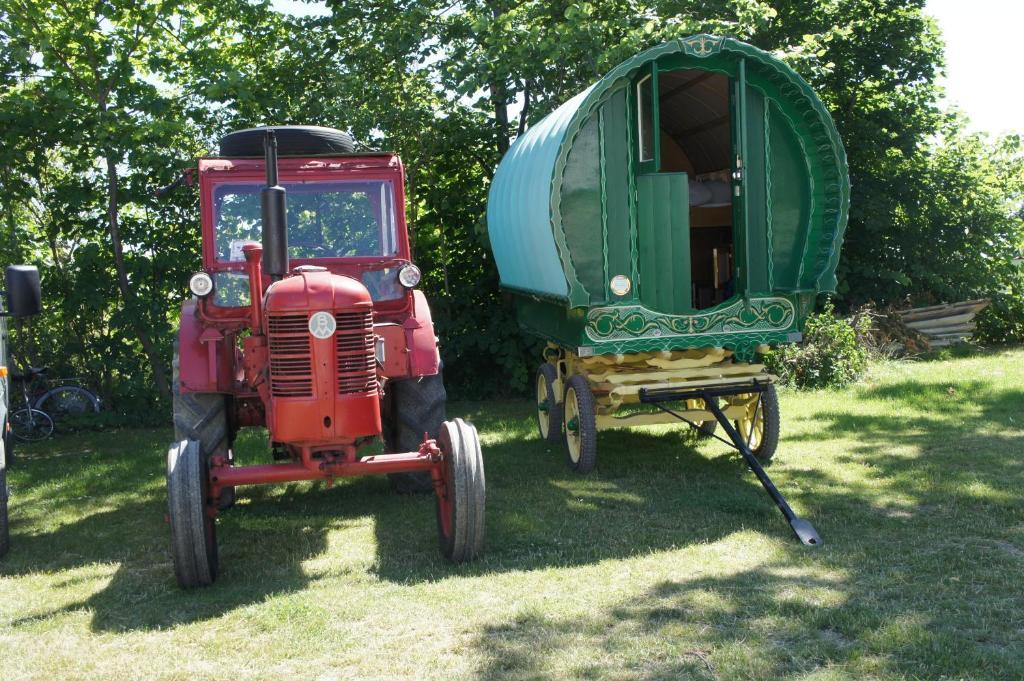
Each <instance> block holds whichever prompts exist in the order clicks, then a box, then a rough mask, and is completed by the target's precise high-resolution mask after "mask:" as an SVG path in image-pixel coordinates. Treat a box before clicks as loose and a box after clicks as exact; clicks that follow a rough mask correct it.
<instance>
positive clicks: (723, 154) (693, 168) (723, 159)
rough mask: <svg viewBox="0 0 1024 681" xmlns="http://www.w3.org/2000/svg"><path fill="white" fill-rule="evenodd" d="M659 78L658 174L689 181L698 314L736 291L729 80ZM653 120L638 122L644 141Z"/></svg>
mask: <svg viewBox="0 0 1024 681" xmlns="http://www.w3.org/2000/svg"><path fill="white" fill-rule="evenodd" d="M657 78H658V87H657V92H658V117H657V119H658V123H659V128H660V131H659V135H660V138H659V140H658V141H659V142H660V147H661V148H660V158H661V166H660V169H659V170H660V172H663V173H686V174H687V176H688V178H689V182H688V185H689V217H690V220H689V225H690V275H691V304H692V307H693V309H697V310H700V309H705V308H708V307H712V306H714V305H717V304H719V303H721V302H723V301H725V300H727V299H728V298H730V297H732V296H733V294H734V288H735V287H734V281H733V280H734V272H733V266H734V265H733V262H734V261H733V209H732V188H731V185H730V174H731V172H732V148H733V144H732V115H731V107H730V102H729V79H728V77H726V76H724V75H722V74H720V73H715V72H712V71H703V70H696V69H686V70H675V71H659V72H658V74H657ZM650 86H651V82H650V80H649V79H647V80H645V81H641V83H640V88H641V91H640V92H638V94H639V97H638V100H639V101H640V102H644V101H650V99H649V97H650V95H647V93H645V92H643V89H644V88H647V87H650ZM645 95H647V96H645ZM641 109H642V104H641ZM641 113H643V112H642V111H641ZM652 118H653V116H642V117H641V119H640V120H641V123H640V125H641V139H642V140H644V138H646V137H649V135H648V134H647V133H646V132H645V131H643V129H642V128H643V126H644V125H645V119H646V124H648V125H649V124H650V123H651V119H652ZM641 153H642V154H643V153H645V151H644V150H641Z"/></svg>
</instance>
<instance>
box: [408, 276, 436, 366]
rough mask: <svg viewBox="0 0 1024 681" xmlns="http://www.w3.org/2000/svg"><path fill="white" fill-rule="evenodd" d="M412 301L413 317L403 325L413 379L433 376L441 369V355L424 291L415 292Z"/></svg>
mask: <svg viewBox="0 0 1024 681" xmlns="http://www.w3.org/2000/svg"><path fill="white" fill-rule="evenodd" d="M412 299H413V311H412V316H411V317H409V318H408V319H406V320H405V322H403V323H402V327H403V328H404V329H405V342H406V347H407V348H408V349H409V374H410V375H411V376H413V377H418V376H433V375H434V374H436V373H437V372H438V370H439V369H440V366H441V354H440V353H439V352H438V349H437V335H436V334H435V333H434V321H433V319H431V317H430V306H429V305H428V304H427V297H426V296H425V295H423V291H419V290H415V291H413V292H412Z"/></svg>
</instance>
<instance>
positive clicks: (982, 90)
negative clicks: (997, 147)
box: [927, 0, 1024, 134]
mask: <svg viewBox="0 0 1024 681" xmlns="http://www.w3.org/2000/svg"><path fill="white" fill-rule="evenodd" d="M927 12H928V13H929V14H931V15H932V16H933V17H935V18H936V19H937V20H938V22H939V27H940V28H941V29H942V34H943V37H944V38H945V39H946V78H945V79H944V80H943V81H942V84H943V85H944V86H945V88H946V98H947V101H948V102H949V103H950V104H955V105H957V106H959V107H960V108H961V109H963V110H964V112H965V113H966V114H967V115H968V116H969V117H970V119H971V128H972V129H974V130H978V131H982V132H989V133H993V134H1000V133H1005V132H1024V88H1022V87H1021V86H1022V85H1024V78H1022V77H1021V73H1020V66H1021V65H1022V64H1024V58H1022V56H1021V43H1020V42H1019V41H1020V40H1021V38H1020V30H1021V27H1022V26H1024V1H1022V0H928V5H927Z"/></svg>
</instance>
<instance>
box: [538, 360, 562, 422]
mask: <svg viewBox="0 0 1024 681" xmlns="http://www.w3.org/2000/svg"><path fill="white" fill-rule="evenodd" d="M557 377H558V370H557V369H555V365H554V364H552V363H551V362H545V363H544V364H541V365H540V368H538V369H537V430H538V432H540V439H541V440H544V441H545V442H558V441H559V440H560V439H562V404H561V403H560V402H558V400H556V399H555V380H556V379H557Z"/></svg>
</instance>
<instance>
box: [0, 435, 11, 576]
mask: <svg viewBox="0 0 1024 681" xmlns="http://www.w3.org/2000/svg"><path fill="white" fill-rule="evenodd" d="M7 498H8V494H7V451H6V448H4V447H3V445H2V444H0V558H3V556H4V555H5V554H6V553H7V549H9V548H11V535H10V531H9V530H8V529H7Z"/></svg>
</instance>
